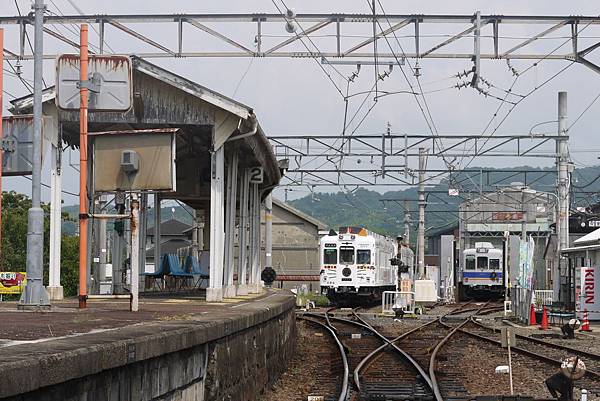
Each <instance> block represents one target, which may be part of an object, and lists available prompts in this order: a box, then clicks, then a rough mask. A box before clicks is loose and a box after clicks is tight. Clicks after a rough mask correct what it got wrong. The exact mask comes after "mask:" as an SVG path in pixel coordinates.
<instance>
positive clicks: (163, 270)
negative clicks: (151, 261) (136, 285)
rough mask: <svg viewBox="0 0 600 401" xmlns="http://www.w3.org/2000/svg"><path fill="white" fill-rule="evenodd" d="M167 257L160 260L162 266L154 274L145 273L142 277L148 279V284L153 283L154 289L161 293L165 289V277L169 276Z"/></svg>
mask: <svg viewBox="0 0 600 401" xmlns="http://www.w3.org/2000/svg"><path fill="white" fill-rule="evenodd" d="M165 256H167V255H163V256H162V257H161V258H160V264H159V265H158V270H157V271H155V272H154V273H143V274H142V276H144V277H145V278H146V281H147V282H152V288H153V289H154V288H157V289H158V290H159V291H162V290H163V289H164V277H165V276H166V275H167V274H169V270H168V265H167V261H166V258H165Z"/></svg>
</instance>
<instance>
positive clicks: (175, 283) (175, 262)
mask: <svg viewBox="0 0 600 401" xmlns="http://www.w3.org/2000/svg"><path fill="white" fill-rule="evenodd" d="M165 257H166V259H165V260H166V264H167V267H168V271H169V273H168V274H167V275H166V276H165V279H166V283H167V289H168V290H169V291H178V290H181V289H183V288H184V287H188V281H190V279H193V278H194V275H193V274H192V273H190V272H187V271H185V270H184V269H183V267H182V266H181V262H180V260H179V256H177V255H176V254H173V253H170V254H167V255H165Z"/></svg>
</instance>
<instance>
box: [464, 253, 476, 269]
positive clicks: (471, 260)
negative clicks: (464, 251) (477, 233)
mask: <svg viewBox="0 0 600 401" xmlns="http://www.w3.org/2000/svg"><path fill="white" fill-rule="evenodd" d="M465 269H467V270H475V256H473V255H467V257H466V259H465Z"/></svg>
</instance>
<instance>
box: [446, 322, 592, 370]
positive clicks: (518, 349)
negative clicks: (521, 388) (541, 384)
mask: <svg viewBox="0 0 600 401" xmlns="http://www.w3.org/2000/svg"><path fill="white" fill-rule="evenodd" d="M442 324H443V325H445V326H446V327H451V326H450V325H448V324H446V323H443V322H442ZM460 332H461V333H464V334H466V335H469V336H471V337H473V338H478V339H480V340H483V341H487V342H489V343H490V344H495V345H497V346H499V347H501V346H502V343H501V342H500V341H498V340H495V339H493V338H489V337H486V336H483V335H481V334H477V333H473V332H471V331H468V330H467V329H464V328H460ZM510 348H511V349H512V350H513V351H515V352H518V353H520V354H523V355H527V356H530V357H532V358H534V359H538V360H541V361H544V362H547V363H549V364H552V365H558V366H560V365H561V363H562V361H558V360H556V359H554V358H550V357H548V356H545V355H540V354H537V353H535V352H533V351H529V350H527V349H525V348H521V347H516V346H511V347H510ZM585 375H586V376H588V377H590V378H592V379H595V380H600V373H599V372H595V371H591V370H586V371H585Z"/></svg>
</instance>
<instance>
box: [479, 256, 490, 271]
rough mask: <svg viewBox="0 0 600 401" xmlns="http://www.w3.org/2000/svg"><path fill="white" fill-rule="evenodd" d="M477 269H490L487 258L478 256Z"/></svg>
mask: <svg viewBox="0 0 600 401" xmlns="http://www.w3.org/2000/svg"><path fill="white" fill-rule="evenodd" d="M477 268H478V269H487V268H488V258H487V256H478V257H477Z"/></svg>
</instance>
